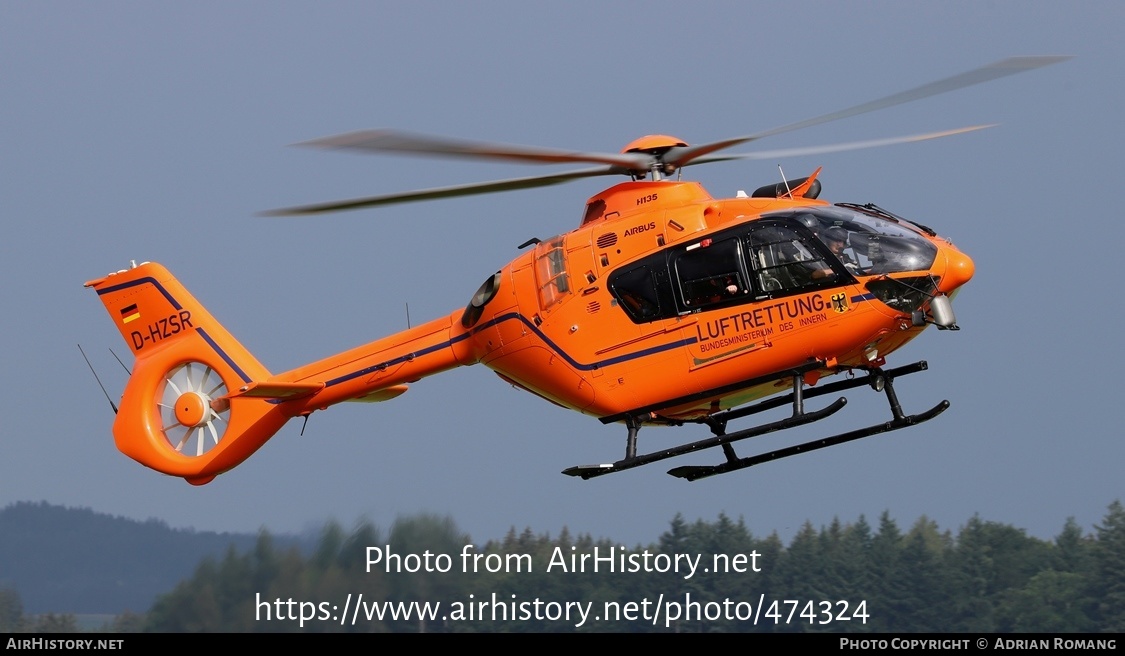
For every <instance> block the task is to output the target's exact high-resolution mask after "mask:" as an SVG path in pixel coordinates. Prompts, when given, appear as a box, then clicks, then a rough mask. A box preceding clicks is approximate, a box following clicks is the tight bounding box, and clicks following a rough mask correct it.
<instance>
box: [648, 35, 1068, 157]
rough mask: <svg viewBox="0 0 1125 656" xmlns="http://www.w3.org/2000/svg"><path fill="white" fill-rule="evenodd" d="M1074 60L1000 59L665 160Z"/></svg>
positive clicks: (686, 148) (678, 150)
mask: <svg viewBox="0 0 1125 656" xmlns="http://www.w3.org/2000/svg"><path fill="white" fill-rule="evenodd" d="M1067 59H1071V57H1070V56H1039V57H1010V58H1008V59H1003V60H1000V61H998V62H995V63H992V64H989V65H987V66H982V67H980V68H977V69H974V70H971V71H967V72H965V73H961V74H959V75H954V76H952V77H947V78H945V79H943V80H937V81H936V82H930V83H929V84H923V85H922V86H920V87H916V88H914V89H909V90H907V91H902V92H899V93H895V94H892V95H889V96H886V97H885V98H880V99H878V100H872V101H870V102H865V103H863V104H860V105H856V106H854V107H849V108H848V109H841V110H839V111H835V112H832V113H830V114H824V115H823V116H816V117H813V118H810V119H805V120H804V121H798V122H797V123H790V124H788V125H783V126H781V127H777V128H773V129H770V130H765V131H763V132H756V133H754V134H750V135H746V136H743V137H735V138H733V139H725V140H722V141H715V142H712V143H708V144H701V145H698V146H684V147H678V148H673V149H671V150H669V151H668V152H667V153H666V154H665V156H664V162H665V163H667V164H671V165H672V166H675V167H680V166H684V165H686V164H687V163H688V162H690V161H692V160H694V159H697V158H699V157H701V156H703V155H707V154H710V153H713V152H715V151H717V150H722V149H724V148H730V147H731V146H737V145H738V144H743V143H747V142H749V141H756V140H758V139H762V138H765V137H771V136H773V135H775V134H781V133H783V132H791V131H793V130H800V129H803V128H808V127H812V126H814V125H820V124H822V123H828V122H830V121H838V120H840V119H843V118H849V117H852V116H856V115H858V114H865V113H867V112H873V111H876V110H879V109H885V108H887V107H893V106H894V105H901V104H903V103H908V102H913V101H915V100H921V99H922V98H929V97H930V96H936V95H938V94H942V93H947V92H950V91H955V90H957V89H963V88H965V87H969V86H972V85H974V84H980V83H982V82H988V81H991V80H995V79H998V78H1002V77H1006V76H1008V75H1015V74H1016V73H1023V72H1024V71H1030V70H1033V69H1036V68H1042V67H1044V66H1049V65H1051V64H1056V63H1058V62H1061V61H1066V60H1067Z"/></svg>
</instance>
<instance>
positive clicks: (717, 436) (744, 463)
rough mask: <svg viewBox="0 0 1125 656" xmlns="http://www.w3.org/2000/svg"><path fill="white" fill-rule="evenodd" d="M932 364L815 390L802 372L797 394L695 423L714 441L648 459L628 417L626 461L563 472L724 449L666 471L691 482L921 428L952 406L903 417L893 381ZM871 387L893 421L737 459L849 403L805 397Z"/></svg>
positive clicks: (590, 473) (607, 470)
mask: <svg viewBox="0 0 1125 656" xmlns="http://www.w3.org/2000/svg"><path fill="white" fill-rule="evenodd" d="M927 367H928V365H927V364H926V362H925V361H924V360H923V361H919V362H915V363H913V364H908V365H905V366H902V367H897V368H895V369H889V370H883V369H879V368H874V369H869V370H867V371H866V374H865V375H863V376H857V377H855V378H849V379H846V380H840V381H837V382H834V383H829V384H827V385H823V386H821V387H817V388H811V389H807V390H806V389H805V388H804V381H803V379H802V376H801V375H800V374H794V375H793V391H792V392H791V393H789V394H787V395H785V396H781V397H778V398H774V399H768V400H765V401H761V402H759V403H756V404H754V405H752V406H748V407H746V408H732V409H731V410H726V411H723V412H717V413H715V414H713V415H710V416H708V417H705V418H703V419H700V420H696V422H695V423H704V424H707V425H708V426H709V427H710V428H711V432H712V433H714V437H709V438H707V439H703V440H699V441H696V442H689V443H688V444H682V445H680V446H677V447H673V448H670V449H663V450H660V451H654V452H652V453H648V454H645V455H637V432H638V431H639V430H640V425H639V424H638V423H637V420H636V419H635V418H633V417H627V418H626V421H625V423H626V426H627V427H628V429H629V434H628V438H627V439H626V445H625V458H623V459H622V460H618V461H617V462H613V463H606V464H599V465H579V466H577V467H570V468H569V469H564V470H563V473H564V474H567V475H569V476H579V477H581V478H583V479H590V478H593V477H595V476H603V475H605V474H612V473H614V472H619V471H624V470H626V469H632V468H634V467H640V466H641V465H647V464H649V463H653V462H657V461H660V460H666V459H668V458H674V457H676V456H681V455H684V454H686V453H692V452H695V451H699V450H701V449H708V448H711V447H720V448H722V450H723V455H724V456H725V457H726V461H725V462H722V463H720V464H718V465H686V466H682V467H675V468H673V469H670V470H669V471H668V473H669V474H671V475H672V476H676V477H678V478H684V479H687V480H689V481H694V480H698V479H700V478H706V477H708V476H714V475H716V474H725V473H726V472H730V471H735V470H737V469H745V468H747V467H752V466H754V465H757V464H760V463H763V462H770V461H772V460H780V459H781V458H787V457H789V456H793V455H797V454H799V453H807V452H809V451H815V450H817V449H823V448H825V447H830V446H835V445H837V444H843V443H844V442H851V441H852V440H858V439H861V438H864V437H869V436H871V435H877V434H879V433H886V432H889V431H893V430H898V429H900V428H906V427H907V426H913V425H915V424H920V423H922V422H924V421H929V420H930V419H933V418H934V417H936V416H938V415H939V414H941V413H942V412H944V411H945V409H946V408H948V407H949V401H942V402H941V403H939V404H937V405H935V406H934V407H932V408H930V409H929V410H927V411H925V412H922V413H919V414H916V415H904V414H903V412H902V406H901V405H900V404H899V401H898V395H896V394H895V391H894V379H895V378H897V377H899V376H905V375H907V374H912V373H916V372H919V371H925V370H926V369H927ZM863 385H867V386H869V387H871V388H872V389H874V390H876V391H882V392H883V393H884V394H885V395H886V397H887V401H888V403H890V406H891V420H890V421H887V422H884V423H881V424H875V425H873V426H868V427H866V428H860V429H857V430H853V431H848V432H846V433H840V434H839V435H833V436H831V437H825V438H822V439H819V440H813V441H811V442H805V443H802V444H797V445H794V446H790V447H786V448H784V449H777V450H775V451H770V452H768V453H763V454H760V455H756V456H750V457H746V458H739V457H738V456H737V454H735V452H734V447H733V446H732V444H733V443H734V442H737V441H739V440H745V439H748V438H751V437H757V436H759V435H765V434H767V433H773V432H777V431H780V430H784V429H786V428H795V427H797V426H803V425H805V424H811V423H812V422H814V421H819V420H821V419H824V418H825V417H829V416H831V415H833V414H835V413H836V412H837V411H839V410H840V409H841V408H843V407H844V406H845V405H847V403H848V400H847V399H846V398H844V397H840V398H838V399H836V400H835V401H833V402H832V403H831V404H829V405H828V406H827V407H825V408H824V409H822V410H816V411H812V412H806V411H805V408H804V401H805V399H809V398H815V397H818V396H823V395H825V394H834V393H836V392H839V391H843V390H848V389H852V388H855V387H860V386H863ZM788 403H791V404H792V405H793V415H792V416H790V417H787V418H785V419H781V420H778V421H774V422H769V423H766V424H761V425H759V426H754V427H752V428H747V429H744V430H740V431H735V432H733V433H728V432H726V426H727V422H729V421H730V420H732V419H738V418H741V417H746V416H749V415H752V414H756V413H758V412H762V411H765V410H770V409H772V408H777V407H780V406H783V405H785V404H788Z"/></svg>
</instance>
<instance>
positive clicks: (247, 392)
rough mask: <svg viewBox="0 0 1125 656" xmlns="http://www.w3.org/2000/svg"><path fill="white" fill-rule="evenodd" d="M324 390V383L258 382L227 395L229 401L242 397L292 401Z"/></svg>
mask: <svg viewBox="0 0 1125 656" xmlns="http://www.w3.org/2000/svg"><path fill="white" fill-rule="evenodd" d="M322 389H324V383H311V384H310V383H283V382H258V383H250V384H249V385H243V386H242V387H239V388H238V390H237V391H235V392H231V393H230V394H228V395H227V398H228V399H233V398H237V397H240V396H244V397H248V398H252V399H267V400H276V401H291V400H293V399H301V398H304V397H306V396H310V395H312V394H316V393H317V392H319V391H320V390H322Z"/></svg>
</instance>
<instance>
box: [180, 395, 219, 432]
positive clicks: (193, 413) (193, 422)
mask: <svg viewBox="0 0 1125 656" xmlns="http://www.w3.org/2000/svg"><path fill="white" fill-rule="evenodd" d="M210 409H211V403H210V400H209V399H208V398H207V397H205V396H204V395H202V394H200V393H199V392H184V393H183V394H181V395H180V396H179V398H177V399H176V409H175V411H176V421H178V422H180V423H181V424H182V425H184V426H189V427H192V428H195V427H197V426H203V425H204V424H206V423H207V420H208V418H209V417H210V414H211V413H210Z"/></svg>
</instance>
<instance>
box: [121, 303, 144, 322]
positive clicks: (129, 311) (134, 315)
mask: <svg viewBox="0 0 1125 656" xmlns="http://www.w3.org/2000/svg"><path fill="white" fill-rule="evenodd" d="M140 318H141V313H140V312H139V311H138V310H137V304H136V303H133V304H132V305H130V306H128V307H123V308H121V321H122V322H123V323H129V322H130V321H136V320H137V319H140Z"/></svg>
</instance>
